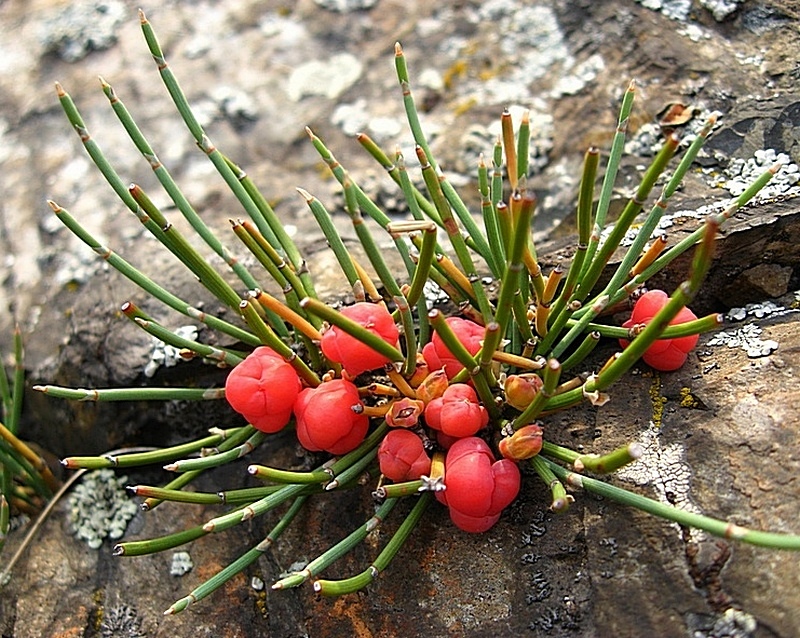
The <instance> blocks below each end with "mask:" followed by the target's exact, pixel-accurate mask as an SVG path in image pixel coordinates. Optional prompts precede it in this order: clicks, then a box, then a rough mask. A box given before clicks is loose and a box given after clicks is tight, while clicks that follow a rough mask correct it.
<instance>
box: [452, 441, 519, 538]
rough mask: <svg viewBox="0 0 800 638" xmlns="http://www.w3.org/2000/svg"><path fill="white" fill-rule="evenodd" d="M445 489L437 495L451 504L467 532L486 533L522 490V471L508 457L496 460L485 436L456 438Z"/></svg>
mask: <svg viewBox="0 0 800 638" xmlns="http://www.w3.org/2000/svg"><path fill="white" fill-rule="evenodd" d="M444 482H445V485H446V486H447V489H445V490H444V491H443V492H437V493H436V498H437V499H438V500H439V501H440V502H441V503H443V504H444V505H447V507H448V508H449V510H450V519H451V520H452V521H453V523H454V524H455V525H456V527H458V528H459V529H462V530H464V531H465V532H474V533H477V532H485V531H486V530H487V529H489V528H490V527H492V525H494V524H495V523H496V522H497V520H498V519H499V518H500V512H502V511H503V509H505V508H506V507H507V506H508V505H509V504H510V503H511V501H513V500H514V499H515V498H516V497H517V494H518V493H519V486H520V473H519V468H517V464H516V463H514V462H513V461H509V460H508V459H502V460H500V461H495V459H494V456H493V455H492V451H491V450H490V449H489V446H488V445H487V444H486V442H485V441H484V440H483V439H479V438H477V437H468V438H465V439H460V440H458V441H456V442H455V443H454V444H453V445H452V447H451V448H450V449H449V450H448V452H447V457H446V458H445V473H444Z"/></svg>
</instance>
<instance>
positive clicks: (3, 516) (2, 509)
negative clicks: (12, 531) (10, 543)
mask: <svg viewBox="0 0 800 638" xmlns="http://www.w3.org/2000/svg"><path fill="white" fill-rule="evenodd" d="M10 522H11V508H10V507H9V506H8V500H6V497H5V494H4V493H3V492H2V491H0V553H2V552H3V547H4V546H5V544H6V537H7V536H8V528H9V526H10Z"/></svg>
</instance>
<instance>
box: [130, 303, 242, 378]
mask: <svg viewBox="0 0 800 638" xmlns="http://www.w3.org/2000/svg"><path fill="white" fill-rule="evenodd" d="M126 307H128V304H124V305H123V307H122V312H123V314H126ZM133 321H134V323H135V324H136V325H138V326H139V327H140V328H142V329H143V330H144V331H145V332H147V333H148V334H150V335H152V336H154V337H155V338H156V339H159V340H160V341H162V342H164V343H166V344H168V345H170V346H173V347H174V348H178V349H186V350H190V351H192V352H194V353H195V354H198V355H200V356H201V357H203V358H205V359H209V360H211V361H216V362H217V363H218V364H225V365H226V366H231V367H233V366H235V365H237V364H238V363H241V362H242V361H243V360H244V357H240V356H238V355H236V354H234V353H233V352H231V351H229V350H222V349H220V348H214V347H213V346H208V345H206V344H204V343H199V342H198V341H194V340H192V339H187V338H186V337H181V336H180V335H178V334H176V333H174V332H172V331H171V330H167V329H166V328H164V327H163V326H160V325H158V324H157V323H156V322H154V321H148V320H146V319H141V318H139V317H135V318H134V319H133Z"/></svg>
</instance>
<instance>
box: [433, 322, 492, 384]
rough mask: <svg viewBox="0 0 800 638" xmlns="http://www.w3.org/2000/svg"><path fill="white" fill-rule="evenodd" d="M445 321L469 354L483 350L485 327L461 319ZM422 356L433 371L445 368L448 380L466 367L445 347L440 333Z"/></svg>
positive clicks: (436, 334)
mask: <svg viewBox="0 0 800 638" xmlns="http://www.w3.org/2000/svg"><path fill="white" fill-rule="evenodd" d="M445 321H446V322H447V325H448V326H450V329H451V330H452V331H453V332H454V333H455V335H456V337H458V340H459V341H460V342H461V343H462V344H464V347H465V348H466V349H467V352H469V353H470V354H472V355H474V354H476V353H477V352H478V350H480V349H481V341H483V337H484V335H485V334H486V330H485V329H484V328H483V326H479V325H478V324H477V323H475V322H474V321H469V320H468V319H462V318H461V317H448V318H447V319H445ZM422 356H423V357H425V361H426V362H427V364H428V367H429V368H430V369H431V370H440V369H441V368H444V371H445V372H446V373H447V378H448V379H452V378H453V377H454V376H456V375H457V374H458V373H459V372H461V371H462V370H463V369H464V366H463V365H461V363H460V362H459V360H458V359H456V358H455V356H453V353H452V352H450V350H448V349H447V347H446V346H445V345H444V342H443V341H442V338H441V337H440V336H439V333H434V335H433V338H432V339H431V341H430V342H429V343H427V344H425V347H424V348H422Z"/></svg>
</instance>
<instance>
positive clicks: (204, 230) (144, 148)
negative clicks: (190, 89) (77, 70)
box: [100, 78, 257, 288]
mask: <svg viewBox="0 0 800 638" xmlns="http://www.w3.org/2000/svg"><path fill="white" fill-rule="evenodd" d="M100 82H101V84H102V86H103V92H104V93H105V94H106V97H107V98H108V99H109V101H110V103H111V107H112V108H113V110H114V112H115V113H116V115H117V117H118V118H119V120H120V122H121V123H122V125H123V127H124V128H125V130H126V131H127V133H128V135H129V136H130V138H131V140H132V141H133V143H134V144H135V145H136V148H137V149H138V150H139V152H140V153H141V154H142V155H143V156H144V157H145V159H146V160H147V161H148V162H149V164H150V167H151V168H152V169H153V172H154V173H155V175H156V177H157V178H158V181H159V182H160V183H161V185H162V186H163V187H164V190H165V191H166V192H167V194H168V195H169V197H170V199H172V201H173V202H174V203H175V205H176V206H177V207H178V210H180V212H181V214H182V215H183V216H184V217H185V218H186V220H187V221H188V222H189V223H190V224H191V226H192V228H193V229H194V230H195V231H196V232H197V234H198V235H200V237H202V238H203V241H205V242H206V244H207V245H208V246H209V247H210V248H211V249H212V250H213V251H214V252H215V253H217V254H218V255H219V256H220V257H221V258H222V260H223V261H224V262H225V263H226V264H228V266H230V267H231V269H232V270H233V271H234V272H235V273H236V275H237V276H238V277H239V279H241V281H242V282H243V283H244V284H245V285H246V286H248V287H249V288H254V287H255V286H256V285H257V284H256V280H255V279H254V278H253V276H252V275H251V274H250V273H249V272H248V271H247V269H246V268H245V267H244V266H243V265H242V264H241V263H240V262H239V261H238V260H237V259H236V257H234V256H233V255H232V254H231V252H230V251H229V250H228V249H227V248H226V247H225V246H224V245H223V244H222V242H221V241H220V240H219V238H217V236H216V235H215V234H214V233H213V231H212V230H211V229H210V228H209V227H208V226H207V225H206V224H205V222H204V221H203V220H202V219H201V218H200V216H199V215H198V214H197V211H195V209H194V208H193V207H192V205H191V204H190V203H189V200H187V199H186V197H185V196H184V194H183V193H182V192H181V190H180V188H178V185H177V184H176V183H175V180H173V179H172V176H171V175H170V173H169V171H168V170H167V169H166V167H165V166H164V165H163V164H162V163H161V161H160V160H159V159H158V156H157V155H156V154H155V152H154V151H153V149H152V147H151V146H150V143H149V142H148V141H147V139H146V138H145V136H144V135H143V134H142V132H141V130H140V129H139V127H138V126H137V125H136V122H134V120H133V118H132V117H131V115H130V113H129V112H128V109H127V108H126V107H125V104H124V103H123V102H122V101H121V100H120V99H119V98H118V97H117V95H116V93H115V92H114V89H113V88H112V87H111V85H110V84H108V83H107V82H106V81H105V80H103V79H102V78H100Z"/></svg>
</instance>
